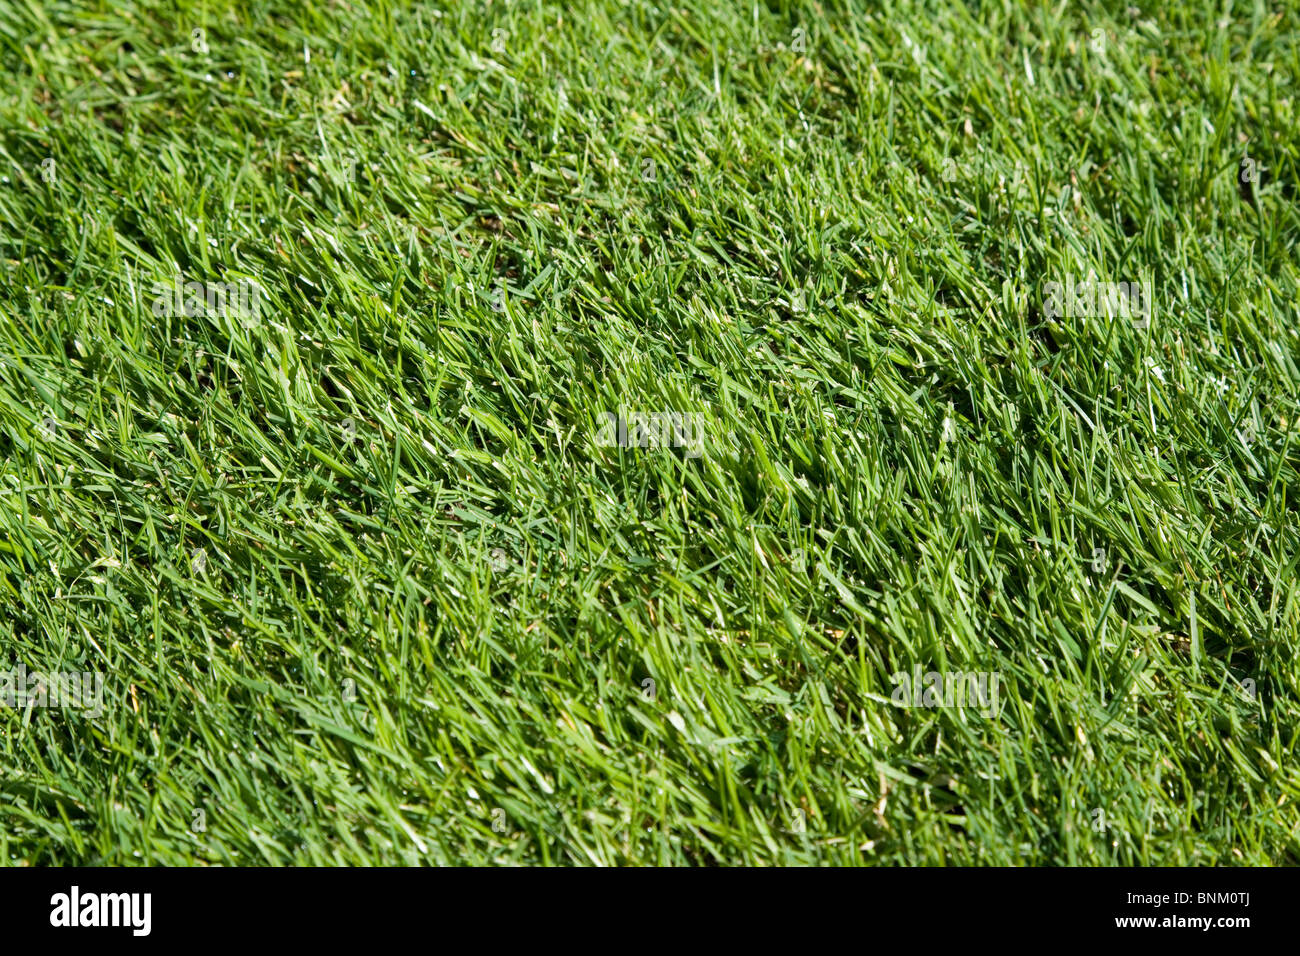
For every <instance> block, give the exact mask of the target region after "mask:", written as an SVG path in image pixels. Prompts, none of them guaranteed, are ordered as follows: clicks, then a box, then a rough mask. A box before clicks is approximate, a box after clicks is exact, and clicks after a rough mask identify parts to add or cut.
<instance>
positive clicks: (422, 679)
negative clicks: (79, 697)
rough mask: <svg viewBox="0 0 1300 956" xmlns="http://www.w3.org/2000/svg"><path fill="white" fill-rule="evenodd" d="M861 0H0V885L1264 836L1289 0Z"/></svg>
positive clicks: (1287, 776)
mask: <svg viewBox="0 0 1300 956" xmlns="http://www.w3.org/2000/svg"><path fill="white" fill-rule="evenodd" d="M886 6H888V7H889V12H881V11H879V10H877V9H875V7H874V5H872V6H867V5H864V4H861V3H857V2H854V3H844V2H838V0H837V2H829V3H812V2H809V3H788V4H787V3H767V4H741V3H721V4H718V3H705V2H700V0H681V2H680V3H676V4H670V3H655V2H635V0H633V2H629V3H615V2H612V0H589V2H579V3H577V4H573V5H570V4H556V3H550V2H527V0H514V2H508V3H501V2H496V3H468V2H467V3H459V2H449V3H447V4H446V5H444V6H442V7H441V8H438V7H435V6H432V5H429V6H426V5H419V6H418V8H417V9H414V10H410V9H405V7H403V8H402V9H398V8H396V7H394V8H387V7H382V6H374V7H369V8H366V7H361V6H359V5H352V4H341V3H313V2H307V3H301V2H299V3H284V4H280V3H264V2H253V3H250V4H239V5H234V4H231V5H227V4H197V3H188V2H183V3H162V2H154V0H145V2H139V3H134V4H131V3H126V4H123V3H100V2H90V3H76V4H73V3H66V2H58V0H53V2H46V3H40V4H37V3H35V2H19V3H13V2H3V3H0V49H2V56H3V78H4V89H3V91H2V92H0V223H3V225H0V265H2V268H0V358H2V359H3V367H0V670H4V669H8V668H16V667H17V666H18V665H19V664H22V665H23V666H25V667H26V668H27V669H28V670H29V671H43V672H58V671H70V670H76V671H93V672H97V673H99V674H101V675H102V678H103V681H104V713H103V714H102V716H99V717H97V718H94V717H90V716H88V715H86V714H85V713H82V712H79V711H78V710H77V709H75V708H62V709H55V708H39V707H30V708H6V707H0V861H3V862H5V863H8V864H16V865H37V864H74V863H75V864H109V865H113V864H163V863H165V864H189V863H194V864H205V863H213V864H235V863H239V864H290V863H294V864H334V863H377V864H380V863H382V864H414V863H462V862H467V863H479V864H482V863H508V864H514V863H524V864H539V863H541V864H627V863H632V864H647V863H662V864H769V863H788V864H801V863H864V864H904V863H906V864H1103V865H1105V864H1153V865H1154V864H1160V865H1164V864H1206V865H1209V864H1256V865H1259V864H1282V863H1296V862H1297V861H1300V769H1298V767H1297V761H1296V759H1295V749H1296V745H1297V737H1300V663H1298V662H1297V656H1298V652H1300V602H1298V601H1297V579H1298V575H1297V570H1298V568H1297V565H1298V563H1300V547H1298V543H1300V540H1298V539H1300V522H1298V521H1297V496H1298V495H1300V474H1298V473H1297V467H1298V465H1300V401H1298V400H1297V394H1298V391H1300V369H1298V368H1297V361H1298V359H1300V337H1298V329H1300V325H1298V323H1297V304H1296V303H1297V294H1298V288H1297V287H1298V285H1300V268H1298V262H1297V253H1296V246H1297V238H1298V236H1300V207H1298V205H1297V194H1296V184H1297V168H1298V163H1300V104H1298V103H1297V100H1296V96H1297V88H1296V83H1297V74H1298V73H1300V70H1297V66H1298V65H1300V36H1298V34H1297V32H1296V30H1297V16H1298V15H1300V9H1298V8H1297V5H1296V4H1295V3H1294V2H1289V0H1283V2H1279V3H1273V4H1264V3H1254V4H1249V3H1231V2H1228V3H1221V4H1214V5H1211V4H1204V3H1194V2H1190V0H1174V2H1167V3H1150V2H1146V0H1142V2H1140V3H1138V4H1136V5H1135V6H1130V5H1128V4H1127V3H1116V2H1107V3H1095V2H1094V3H1081V4H1069V5H1065V4H1060V5H1055V6H1049V5H1047V4H1026V3H1019V2H1011V0H1006V2H1000V3H972V4H969V5H967V4H960V3H955V2H951V0H933V2H927V3H915V2H906V0H904V2H901V3H898V4H890V5H886ZM237 8H238V9H237ZM196 29H202V30H203V31H204V33H203V34H202V35H201V37H196V36H195V35H194V34H193V32H192V31H194V30H196ZM795 31H802V32H799V33H796V32H795ZM1095 31H1102V32H1101V33H1095ZM204 49H206V52H203V50H204ZM47 160H52V163H49V162H47ZM353 160H355V166H353V167H351V168H352V169H354V170H355V177H351V176H349V175H348V170H349V165H348V164H349V162H351V161H353ZM1243 162H1244V163H1246V165H1245V166H1243ZM43 164H44V165H43ZM1250 170H1258V176H1257V177H1252V176H1250V175H1246V176H1245V179H1246V181H1244V182H1243V173H1248V172H1249V171H1250ZM1252 179H1255V180H1257V181H1253V182H1252V181H1250V180H1252ZM177 272H179V273H180V274H181V275H182V276H183V280H184V281H193V282H199V283H215V282H223V281H224V282H232V283H235V282H239V281H243V280H254V281H256V282H257V283H258V284H259V286H260V288H261V290H262V294H261V300H260V301H261V309H260V314H259V316H258V318H257V320H256V321H245V320H243V319H241V318H240V317H239V316H236V315H232V314H228V313H226V314H200V315H188V316H187V315H184V314H181V315H162V316H155V315H154V314H153V310H152V308H151V304H152V302H153V300H154V294H153V292H152V290H153V288H154V284H155V283H159V282H170V281H171V280H172V277H173V276H174V275H175V274H176V273H177ZM1089 273H1095V274H1096V276H1097V277H1098V278H1099V279H1100V280H1102V281H1115V282H1119V281H1130V280H1134V281H1136V280H1142V281H1149V282H1150V284H1151V289H1152V292H1153V300H1154V309H1153V313H1152V316H1151V321H1150V324H1149V327H1147V328H1141V327H1139V325H1138V324H1137V323H1134V322H1131V321H1128V320H1127V319H1124V318H1122V317H1110V318H1107V317H1102V318H1084V317H1079V316H1074V315H1068V314H1067V315H1051V314H1049V313H1050V311H1051V310H1049V309H1047V308H1046V306H1045V291H1044V290H1045V284H1046V283H1048V282H1051V281H1064V279H1065V277H1067V276H1086V275H1088V274H1089ZM182 311H183V310H182ZM619 409H624V410H628V411H635V412H680V413H692V414H697V415H699V416H701V417H700V419H699V421H702V422H703V423H704V428H705V433H704V436H703V441H702V444H701V445H700V446H698V447H697V448H695V449H694V451H698V452H699V454H698V456H695V455H693V454H692V453H691V452H692V450H691V449H684V448H680V447H645V448H640V447H608V446H606V445H602V444H601V443H600V442H599V441H598V436H599V431H600V427H601V421H602V418H601V415H602V413H604V412H606V411H617V410H619ZM914 668H920V672H922V673H924V672H928V671H932V670H933V671H939V672H943V673H949V672H955V671H966V672H981V673H986V674H993V675H997V676H998V677H999V678H1000V681H1001V701H1000V710H999V711H998V712H997V713H996V714H990V715H985V714H983V713H981V712H980V711H979V710H978V709H976V708H964V709H963V708H958V707H951V708H947V707H937V708H926V707H910V708H909V707H897V706H895V705H894V704H893V703H892V702H891V696H892V694H893V690H894V684H893V682H892V681H891V675H894V674H896V673H898V672H907V673H912V672H913V670H914ZM647 681H650V682H653V683H646V682H647ZM498 811H499V812H498Z"/></svg>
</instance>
